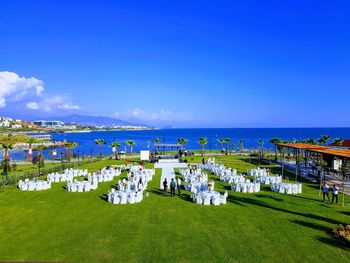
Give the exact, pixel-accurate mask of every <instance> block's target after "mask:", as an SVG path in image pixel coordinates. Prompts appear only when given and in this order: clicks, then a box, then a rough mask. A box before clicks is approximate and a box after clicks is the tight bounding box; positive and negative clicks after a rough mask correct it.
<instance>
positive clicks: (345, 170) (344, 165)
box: [340, 159, 350, 206]
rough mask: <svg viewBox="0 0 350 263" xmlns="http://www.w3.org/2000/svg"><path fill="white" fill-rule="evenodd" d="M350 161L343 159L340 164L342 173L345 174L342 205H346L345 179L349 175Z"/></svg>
mask: <svg viewBox="0 0 350 263" xmlns="http://www.w3.org/2000/svg"><path fill="white" fill-rule="evenodd" d="M349 169H350V167H349V163H348V162H347V160H345V159H344V160H343V161H342V165H341V166H340V173H341V175H342V176H343V187H342V188H343V200H342V206H344V194H345V181H346V178H347V176H348V173H349Z"/></svg>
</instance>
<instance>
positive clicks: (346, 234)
mask: <svg viewBox="0 0 350 263" xmlns="http://www.w3.org/2000/svg"><path fill="white" fill-rule="evenodd" d="M332 233H333V234H334V235H335V237H336V238H339V239H342V240H344V241H346V242H349V243H350V225H346V226H345V227H344V226H343V225H339V226H337V227H334V228H333V230H332Z"/></svg>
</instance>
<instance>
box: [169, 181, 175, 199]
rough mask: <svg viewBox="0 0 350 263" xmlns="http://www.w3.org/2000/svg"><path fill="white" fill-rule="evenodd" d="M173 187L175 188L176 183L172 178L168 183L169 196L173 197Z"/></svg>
mask: <svg viewBox="0 0 350 263" xmlns="http://www.w3.org/2000/svg"><path fill="white" fill-rule="evenodd" d="M175 187H176V182H175V180H174V178H171V182H170V196H175Z"/></svg>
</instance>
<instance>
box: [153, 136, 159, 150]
mask: <svg viewBox="0 0 350 263" xmlns="http://www.w3.org/2000/svg"><path fill="white" fill-rule="evenodd" d="M152 141H153V143H154V145H155V147H156V153H158V143H160V139H159V138H154V139H153V140H152Z"/></svg>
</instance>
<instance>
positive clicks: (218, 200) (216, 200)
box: [213, 197, 220, 205]
mask: <svg viewBox="0 0 350 263" xmlns="http://www.w3.org/2000/svg"><path fill="white" fill-rule="evenodd" d="M213 205H220V197H214V199H213Z"/></svg>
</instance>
